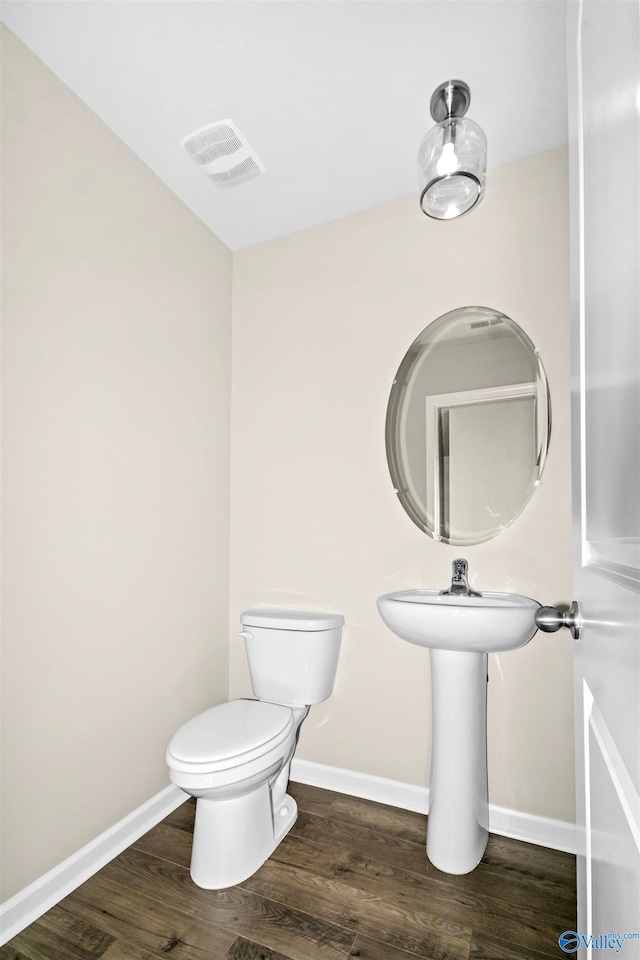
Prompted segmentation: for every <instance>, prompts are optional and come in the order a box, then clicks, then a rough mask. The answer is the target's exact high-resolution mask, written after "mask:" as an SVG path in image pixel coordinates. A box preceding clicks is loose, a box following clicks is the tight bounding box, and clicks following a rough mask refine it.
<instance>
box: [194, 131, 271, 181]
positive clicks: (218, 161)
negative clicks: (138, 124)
mask: <svg viewBox="0 0 640 960" xmlns="http://www.w3.org/2000/svg"><path fill="white" fill-rule="evenodd" d="M180 145H181V146H182V147H184V149H185V150H186V152H187V153H188V154H189V156H190V157H191V159H192V160H193V162H194V163H195V164H197V166H199V167H200V169H201V170H202V172H203V173H204V174H205V176H206V177H208V179H209V180H211V181H212V182H213V183H215V185H216V187H220V188H222V189H223V190H226V189H227V187H236V186H239V185H240V184H241V183H247V181H249V180H255V179H256V177H259V176H260V175H261V174H262V173H264V166H263V165H262V162H261V160H260V158H259V157H258V156H257V154H256V152H255V150H254V149H253V147H252V146H251V144H250V143H249V141H248V140H247V138H246V137H245V136H244V135H243V134H242V133H240V131H239V130H238V128H237V127H236V125H235V123H234V122H233V120H217V121H216V122H215V123H209V124H208V125H207V126H206V127H200V128H199V129H198V130H194V131H193V133H190V134H189V135H188V136H186V137H184V139H183V140H181V141H180Z"/></svg>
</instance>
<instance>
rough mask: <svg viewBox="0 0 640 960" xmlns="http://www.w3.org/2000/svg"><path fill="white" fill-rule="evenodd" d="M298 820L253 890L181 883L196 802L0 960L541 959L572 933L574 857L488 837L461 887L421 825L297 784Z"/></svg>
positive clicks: (411, 817)
mask: <svg viewBox="0 0 640 960" xmlns="http://www.w3.org/2000/svg"><path fill="white" fill-rule="evenodd" d="M290 792H291V794H292V796H294V797H295V798H296V800H297V801H298V807H299V817H298V821H297V823H296V824H295V826H294V827H293V830H292V831H291V833H290V834H289V835H288V836H287V837H286V838H285V840H284V841H283V842H282V843H281V844H280V846H279V847H278V849H277V850H276V851H275V853H274V854H273V855H272V857H270V859H269V860H268V861H267V862H266V863H265V864H264V866H262V867H261V868H260V870H259V871H258V872H257V873H256V874H254V876H252V877H251V878H250V879H249V880H246V881H245V882H244V883H241V884H239V885H238V886H236V887H231V888H230V889H228V890H221V891H206V890H201V889H200V888H199V887H196V886H195V885H194V884H193V883H192V881H191V878H190V876H189V869H188V867H189V858H190V850H191V831H192V830H193V815H194V810H195V805H194V801H189V802H187V803H185V804H184V805H183V806H181V807H179V808H178V810H176V811H175V812H174V813H173V814H171V815H170V816H169V817H167V818H166V819H165V820H164V821H163V822H162V823H160V824H159V825H158V826H157V827H155V828H154V829H153V830H150V831H149V833H147V834H146V835H145V836H144V837H142V838H141V839H140V840H139V841H138V842H137V843H136V844H134V845H133V846H132V847H130V848H129V849H128V850H125V851H124V853H122V854H120V856H119V857H116V859H115V860H113V861H112V862H111V863H109V864H107V866H106V867H104V868H103V869H102V870H100V871H99V873H97V874H95V876H93V877H92V878H91V879H90V880H88V881H87V882H86V883H84V884H83V885H82V886H81V887H79V888H78V889H77V890H75V891H74V892H73V893H72V894H71V895H70V896H68V897H66V899H64V900H63V901H62V902H61V903H60V904H58V905H57V906H55V907H53V908H52V909H51V910H49V912H48V913H46V914H45V915H44V916H43V917H41V918H40V919H39V920H38V921H36V922H35V923H33V924H32V925H31V926H30V927H28V928H27V929H26V930H24V931H23V932H22V933H20V934H19V935H18V936H17V937H15V938H14V939H13V940H12V941H10V943H8V944H6V945H5V946H4V947H2V948H0V960H161V958H166V957H170V958H172V960H345V958H347V957H358V958H359V960H416V958H421V960H471V958H474V960H549V958H554V960H555V958H558V957H563V956H566V955H565V954H563V953H562V951H561V950H560V948H559V947H558V936H559V935H560V933H562V931H563V930H567V929H575V924H576V916H575V903H576V895H575V858H574V857H572V856H570V855H569V854H565V853H558V852H557V851H554V850H546V849H544V848H543V847H536V846H532V845H531V844H527V843H520V842H518V841H515V840H508V839H505V838H503V837H498V836H491V837H490V839H489V844H488V847H487V850H486V853H485V856H484V857H483V859H482V862H481V863H480V865H479V866H478V867H477V868H476V870H474V871H473V872H472V873H470V874H467V875H466V876H463V877H453V876H450V875H448V874H444V873H441V872H440V871H438V870H436V869H435V867H433V866H432V865H431V864H430V863H429V861H428V860H427V858H426V855H425V849H424V841H425V830H426V817H424V816H421V815H420V814H416V813H409V812H407V811H405V810H398V809H395V808H393V807H386V806H382V805H381V804H377V803H371V802H369V801H367V800H358V799H354V798H353V797H346V796H343V795H342V794H338V793H331V792H329V791H327V790H320V789H318V788H315V787H307V786H303V785H301V784H297V783H292V784H291V785H290Z"/></svg>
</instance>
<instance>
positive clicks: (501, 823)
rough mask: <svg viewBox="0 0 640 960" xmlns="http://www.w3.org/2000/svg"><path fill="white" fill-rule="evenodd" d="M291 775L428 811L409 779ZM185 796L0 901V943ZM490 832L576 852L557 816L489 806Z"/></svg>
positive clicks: (320, 766)
mask: <svg viewBox="0 0 640 960" xmlns="http://www.w3.org/2000/svg"><path fill="white" fill-rule="evenodd" d="M291 779H292V780H295V781H297V782H298V783H307V784H309V785H311V786H314V787H324V789H325V790H335V791H336V792H337V793H345V794H347V795H348V796H351V797H362V798H363V799H365V800H375V801H377V802H378V803H386V804H389V806H392V807H400V808H401V809H403V810H414V811H415V812H416V813H424V814H426V813H427V812H428V809H429V788H428V787H416V786H414V785H413V784H411V783H401V782H400V781H398V780H388V779H386V777H374V776H371V775H369V774H366V773H358V772H357V771H355V770H345V769H343V768H342V767H330V766H328V765H326V764H324V763H312V762H311V761H310V760H298V759H296V758H295V757H294V759H293V761H292V763H291ZM187 799H188V797H187V794H186V793H183V791H182V790H180V789H179V788H178V787H176V786H173V785H172V786H170V787H167V788H166V789H165V790H162V791H161V792H160V793H158V794H156V796H155V797H152V798H151V799H150V800H148V801H147V802H146V803H143V804H142V806H140V807H138V809H137V810H134V811H133V813H130V814H129V815H128V816H126V817H124V819H122V820H120V822H119V823H116V824H115V825H114V826H113V827H111V828H110V829H109V830H106V831H105V832H104V833H102V834H100V836H99V837H96V839H95V840H92V841H91V843H88V844H87V845H86V846H85V847H82V849H81V850H78V851H77V852H76V853H74V854H73V855H72V856H71V857H69V858H68V859H67V860H64V861H63V862H62V863H60V864H58V866H57V867H54V868H53V870H50V871H49V872H48V873H46V874H45V875H44V876H43V877H40V879H39V880H36V881H35V882H34V883H32V884H30V886H28V887H25V889H24V890H21V891H20V893H17V894H16V895H15V897H12V898H11V899H10V900H7V901H6V902H5V903H3V904H2V905H0V945H2V944H3V943H6V942H7V940H10V939H11V938H12V937H15V936H16V934H18V933H20V931H21V930H24V928H25V927H27V926H29V924H30V923H33V922H34V920H37V919H38V917H41V916H42V914H43V913H46V911H47V910H49V909H50V908H51V907H53V906H55V904H56V903H59V902H60V900H62V899H63V898H64V897H66V896H67V895H68V894H69V893H71V892H72V891H73V890H75V889H76V887H79V886H80V884H81V883H84V881H85V880H88V879H89V877H91V876H93V874H94V873H96V872H97V871H98V870H100V869H101V867H104V865H105V864H106V863H108V862H109V861H110V860H113V858H114V857H117V856H118V854H119V853H122V851H123V850H125V849H126V848H127V847H128V846H130V845H131V844H132V843H135V841H136V840H138V839H139V838H140V837H141V836H142V835H143V834H144V833H146V832H147V830H150V829H151V828H152V827H154V826H155V825H156V824H157V823H159V822H160V821H161V820H163V819H164V818H165V817H166V816H168V815H169V814H170V813H171V812H172V811H173V810H175V809H176V808H177V807H179V806H180V805H181V804H182V803H184V801H185V800H187ZM489 830H490V831H491V833H498V834H500V835H501V836H504V837H513V838H514V839H516V840H524V841H526V842H527V843H536V844H538V845H539V846H542V847H551V848H552V849H553V850H564V851H565V852H566V853H576V852H577V849H576V847H577V844H576V828H575V826H574V825H573V824H572V823H565V822H563V821H561V820H549V819H547V818H545V817H536V816H532V815H531V814H528V813H519V812H518V811H517V810H508V809H506V808H505V807H496V806H494V805H493V804H489Z"/></svg>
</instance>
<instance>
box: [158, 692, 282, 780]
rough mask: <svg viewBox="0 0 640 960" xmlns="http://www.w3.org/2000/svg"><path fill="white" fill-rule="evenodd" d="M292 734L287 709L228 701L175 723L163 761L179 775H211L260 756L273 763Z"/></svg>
mask: <svg viewBox="0 0 640 960" xmlns="http://www.w3.org/2000/svg"><path fill="white" fill-rule="evenodd" d="M293 732H294V716H293V711H292V710H291V709H290V708H289V707H286V706H284V705H283V704H277V703H269V702H266V701H264V700H230V701H229V702H228V703H221V704H219V705H218V706H216V707H211V708H210V709H209V710H205V711H204V712H203V713H200V714H198V716H196V717H194V718H193V719H192V720H189V721H187V723H185V724H184V725H183V726H182V727H180V729H179V730H178V731H177V732H176V733H175V734H174V736H173V738H172V740H171V742H170V744H169V746H168V748H167V763H168V765H169V767H170V768H171V769H172V770H175V771H178V772H181V773H187V774H213V773H222V772H224V771H230V770H233V769H234V768H235V767H239V766H244V765H245V764H248V763H252V761H254V760H259V759H260V758H262V757H264V758H265V760H266V759H268V760H269V762H273V757H274V754H275V755H278V754H279V753H280V752H282V755H283V756H284V754H285V753H286V752H287V750H288V748H289V743H288V741H289V740H293ZM278 748H280V750H279V749H278ZM252 765H253V764H252ZM225 779H226V778H225Z"/></svg>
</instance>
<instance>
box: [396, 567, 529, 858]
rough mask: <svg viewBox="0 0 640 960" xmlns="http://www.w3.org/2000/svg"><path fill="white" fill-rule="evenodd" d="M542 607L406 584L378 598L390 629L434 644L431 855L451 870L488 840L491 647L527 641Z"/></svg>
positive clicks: (504, 596)
mask: <svg viewBox="0 0 640 960" xmlns="http://www.w3.org/2000/svg"><path fill="white" fill-rule="evenodd" d="M461 562H462V563H464V573H465V576H464V584H465V586H466V587H467V589H468V586H467V584H466V561H455V563H457V564H459V563H461ZM454 583H455V564H454ZM454 583H452V588H453V586H454ZM539 607H540V604H539V603H537V602H536V601H535V600H530V599H529V598H528V597H522V596H519V595H518V594H515V593H483V594H482V595H471V594H461V593H456V592H453V593H452V592H450V591H449V592H446V593H445V592H443V591H439V590H401V591H399V592H398V593H387V594H384V596H382V597H379V598H378V611H379V613H380V616H381V617H382V619H383V620H384V622H385V623H386V625H387V626H388V627H389V629H390V630H392V631H393V633H395V634H396V635H397V636H398V637H401V639H403V640H407V641H408V642H409V643H415V644H417V645H418V646H421V647H428V649H429V655H430V658H431V687H432V732H431V736H432V744H431V777H430V786H429V822H428V827H427V856H428V857H429V860H430V861H431V862H432V863H433V865H434V866H435V867H437V868H438V869H439V870H443V871H444V872H445V873H455V874H461V873H469V872H470V871H471V870H473V869H474V867H476V866H477V864H478V863H479V862H480V860H481V858H482V855H483V853H484V850H485V847H486V845H487V838H488V819H489V818H488V797H487V653H490V652H497V651H500V652H502V651H505V650H515V649H516V648H517V647H522V646H524V645H525V643H528V642H529V640H530V639H531V638H532V636H533V635H534V633H535V632H536V629H537V627H536V623H535V619H534V618H535V613H536V611H537V610H538V608H539Z"/></svg>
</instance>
